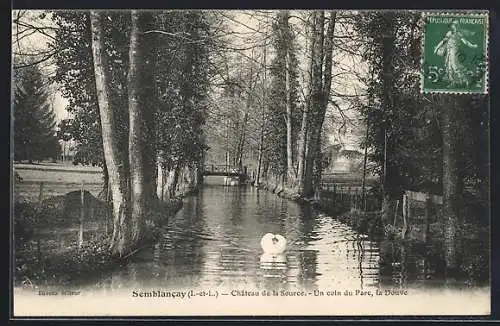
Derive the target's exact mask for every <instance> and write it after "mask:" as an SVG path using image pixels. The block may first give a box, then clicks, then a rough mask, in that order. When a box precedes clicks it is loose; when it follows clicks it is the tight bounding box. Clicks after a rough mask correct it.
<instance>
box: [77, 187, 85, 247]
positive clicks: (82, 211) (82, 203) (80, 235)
mask: <svg viewBox="0 0 500 326" xmlns="http://www.w3.org/2000/svg"><path fill="white" fill-rule="evenodd" d="M84 215H85V192H84V181H83V180H82V185H81V189H80V231H79V233H78V248H81V247H82V245H83V218H84Z"/></svg>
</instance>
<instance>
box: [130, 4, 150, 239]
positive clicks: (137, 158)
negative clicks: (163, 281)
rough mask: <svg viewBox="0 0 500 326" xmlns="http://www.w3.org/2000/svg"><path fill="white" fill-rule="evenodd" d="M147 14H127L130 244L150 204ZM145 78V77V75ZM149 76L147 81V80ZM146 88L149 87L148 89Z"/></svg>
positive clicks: (137, 236) (139, 234) (140, 233)
mask: <svg viewBox="0 0 500 326" xmlns="http://www.w3.org/2000/svg"><path fill="white" fill-rule="evenodd" d="M150 15H151V14H150V13H148V12H139V11H137V10H132V12H131V19H132V24H131V32H130V47H129V71H128V79H127V82H128V106H129V124H130V125H129V162H130V187H131V217H132V228H131V244H132V245H133V244H134V243H137V242H138V241H139V240H140V239H141V237H142V236H143V232H144V231H143V230H144V226H145V221H146V219H147V218H149V217H150V216H151V209H152V204H153V201H154V197H155V196H154V193H155V191H154V182H153V180H154V178H153V175H154V150H153V148H152V144H151V143H150V141H151V139H150V138H151V137H150V136H149V135H148V133H150V132H151V131H152V130H154V128H153V129H149V128H148V127H151V123H152V120H153V114H152V112H151V111H152V110H151V107H150V106H148V105H146V101H147V96H148V95H150V94H148V91H151V83H152V79H151V75H150V74H148V71H147V69H146V68H147V66H148V65H149V62H148V61H147V56H146V51H147V48H146V46H147V43H146V40H145V36H144V31H145V30H146V28H147V25H148V23H149V22H150V20H151V16H150ZM148 75H149V76H148ZM148 77H149V78H148ZM148 86H149V87H148Z"/></svg>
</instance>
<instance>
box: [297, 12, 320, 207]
mask: <svg viewBox="0 0 500 326" xmlns="http://www.w3.org/2000/svg"><path fill="white" fill-rule="evenodd" d="M313 15H314V16H313V17H314V23H313V35H312V37H313V43H314V56H313V57H312V60H313V63H312V64H313V70H312V78H311V99H310V102H309V103H310V105H311V107H310V109H309V112H310V114H311V123H312V124H311V128H310V133H309V134H310V137H309V141H308V155H306V160H305V172H304V176H303V178H304V180H303V183H304V188H303V193H302V195H303V196H304V197H310V196H312V195H313V193H314V189H313V171H314V162H315V160H316V158H317V154H318V151H319V150H320V148H319V141H320V140H319V137H320V133H321V130H317V127H318V121H319V119H320V115H321V109H322V108H321V106H322V102H323V101H324V100H323V55H324V52H323V51H324V29H325V26H324V22H325V12H324V11H323V10H320V11H317V12H315V13H314V14H313Z"/></svg>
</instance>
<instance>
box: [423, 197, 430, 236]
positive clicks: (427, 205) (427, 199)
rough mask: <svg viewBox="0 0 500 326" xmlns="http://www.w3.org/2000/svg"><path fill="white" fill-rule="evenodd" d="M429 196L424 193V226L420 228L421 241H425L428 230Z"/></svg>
mask: <svg viewBox="0 0 500 326" xmlns="http://www.w3.org/2000/svg"><path fill="white" fill-rule="evenodd" d="M430 204H431V198H430V196H429V195H428V194H427V193H425V203H424V205H425V206H424V227H423V228H422V241H423V242H425V243H427V235H428V232H429V210H430Z"/></svg>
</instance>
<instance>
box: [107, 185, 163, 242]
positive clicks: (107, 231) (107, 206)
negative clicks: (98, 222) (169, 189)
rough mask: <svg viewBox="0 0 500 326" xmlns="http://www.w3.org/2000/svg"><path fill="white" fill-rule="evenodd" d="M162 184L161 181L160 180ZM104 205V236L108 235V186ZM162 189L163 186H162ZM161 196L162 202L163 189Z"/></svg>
mask: <svg viewBox="0 0 500 326" xmlns="http://www.w3.org/2000/svg"><path fill="white" fill-rule="evenodd" d="M162 183H163V180H162ZM106 188H107V190H106V205H105V206H104V207H105V212H104V222H105V223H104V224H105V226H104V227H105V229H106V235H108V222H109V185H108V186H107V187H106ZM162 188H163V186H162ZM161 196H162V201H163V189H162V190H161Z"/></svg>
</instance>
